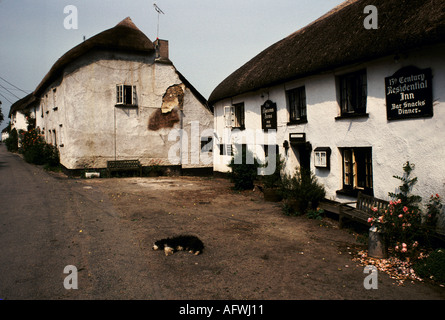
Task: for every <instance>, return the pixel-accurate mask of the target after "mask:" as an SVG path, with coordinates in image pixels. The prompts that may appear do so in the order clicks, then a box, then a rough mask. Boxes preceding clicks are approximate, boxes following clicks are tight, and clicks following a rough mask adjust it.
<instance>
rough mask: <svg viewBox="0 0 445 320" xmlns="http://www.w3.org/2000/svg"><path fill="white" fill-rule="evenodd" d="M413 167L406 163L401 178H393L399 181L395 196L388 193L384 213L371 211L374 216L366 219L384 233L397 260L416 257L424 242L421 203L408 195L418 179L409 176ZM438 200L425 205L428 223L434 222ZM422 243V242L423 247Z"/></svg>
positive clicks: (432, 200) (434, 198) (417, 197)
mask: <svg viewBox="0 0 445 320" xmlns="http://www.w3.org/2000/svg"><path fill="white" fill-rule="evenodd" d="M413 170H414V165H413V164H410V163H409V162H406V163H405V164H404V166H403V171H404V175H403V177H400V176H393V177H394V178H396V179H399V180H401V181H402V185H401V186H400V187H399V188H398V192H397V193H391V192H390V193H388V194H389V195H390V196H391V197H392V198H393V200H391V201H390V203H389V206H388V208H387V209H385V210H380V211H378V210H377V209H376V208H374V209H373V211H374V212H375V216H374V217H372V218H370V219H369V222H371V224H372V225H377V227H378V228H379V229H380V230H383V231H384V233H385V240H386V242H387V246H388V249H390V250H391V251H392V252H393V253H394V254H395V255H396V256H398V257H400V258H402V259H403V258H407V257H410V258H416V257H417V253H418V252H419V241H421V242H424V241H425V239H427V237H426V235H427V233H426V231H428V229H429V228H425V227H424V226H423V225H422V212H421V210H420V209H419V203H420V201H421V200H422V198H421V197H420V196H417V195H413V194H412V193H411V191H412V188H413V186H414V185H415V184H416V182H417V178H416V177H414V178H412V177H411V174H412V171H413ZM440 208H441V203H440V198H439V196H438V195H437V197H434V196H433V197H432V198H431V199H430V204H429V205H428V211H429V212H430V213H431V214H430V215H427V216H430V218H429V219H430V220H428V219H427V220H426V221H427V222H428V221H429V222H428V223H430V224H431V223H435V220H436V219H435V215H436V214H438V212H440ZM423 244H424V243H422V245H423Z"/></svg>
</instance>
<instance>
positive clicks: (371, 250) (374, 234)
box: [368, 226, 388, 259]
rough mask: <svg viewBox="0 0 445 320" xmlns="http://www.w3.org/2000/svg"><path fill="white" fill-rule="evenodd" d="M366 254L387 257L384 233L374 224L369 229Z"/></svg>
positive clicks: (374, 256)
mask: <svg viewBox="0 0 445 320" xmlns="http://www.w3.org/2000/svg"><path fill="white" fill-rule="evenodd" d="M368 256H370V257H373V258H378V259H383V258H387V257H388V249H387V247H386V243H385V234H384V233H383V232H382V231H379V230H378V229H377V228H376V227H375V226H373V227H371V228H370V229H369V239H368Z"/></svg>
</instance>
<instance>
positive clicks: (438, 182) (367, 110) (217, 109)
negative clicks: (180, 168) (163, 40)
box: [209, 0, 445, 202]
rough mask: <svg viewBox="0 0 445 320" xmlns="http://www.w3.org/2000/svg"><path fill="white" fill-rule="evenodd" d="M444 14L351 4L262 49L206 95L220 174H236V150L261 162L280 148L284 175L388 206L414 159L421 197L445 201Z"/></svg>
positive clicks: (387, 1) (413, 5) (440, 5)
mask: <svg viewBox="0 0 445 320" xmlns="http://www.w3.org/2000/svg"><path fill="white" fill-rule="evenodd" d="M368 5H372V6H374V7H375V8H376V9H377V10H378V14H377V17H378V20H377V21H374V22H376V24H377V29H372V28H366V27H365V24H364V21H365V19H366V18H367V17H368V15H367V14H366V13H365V12H364V9H365V7H366V6H368ZM444 13H445V2H444V1H425V0H410V1H403V0H352V1H345V2H344V3H342V4H341V5H339V6H338V7H336V8H334V9H333V10H331V11H330V12H328V13H327V14H325V15H324V16H322V17H321V18H319V19H318V20H316V21H314V22H313V23H311V24H309V25H308V26H306V27H304V28H302V29H301V30H298V31H296V32H295V33H293V34H291V35H289V36H288V37H286V38H284V39H282V40H281V41H278V42H277V43H275V44H273V45H271V46H270V47H268V48H267V49H265V50H264V51H262V52H261V53H259V54H258V55H257V56H255V57H254V58H252V59H251V60H250V61H248V62H247V63H246V64H244V65H243V66H241V67H240V68H239V69H238V70H236V71H235V72H233V73H232V74H231V75H229V76H228V77H227V78H226V79H225V80H224V81H222V82H221V83H220V84H219V85H218V86H217V87H216V88H215V90H214V91H213V93H212V94H211V96H210V97H209V104H210V105H212V106H213V108H214V130H215V149H214V153H213V154H214V170H215V171H217V172H227V171H228V170H229V168H228V166H227V164H228V163H229V161H230V159H231V156H230V154H231V153H230V151H231V149H233V148H234V146H235V145H237V144H241V145H246V146H247V148H248V149H250V150H252V152H254V153H255V154H256V155H257V157H258V158H264V155H265V152H267V151H268V150H270V148H274V149H275V148H277V149H278V151H279V153H280V155H281V156H282V157H283V158H284V159H285V161H286V171H287V172H289V173H292V172H294V170H295V168H298V167H303V168H308V169H311V170H312V171H313V172H314V173H315V175H316V177H317V178H318V181H319V182H320V183H322V184H323V185H324V186H325V188H326V198H328V199H331V200H335V201H339V202H346V201H351V200H354V198H355V197H356V196H357V194H358V192H359V191H361V192H363V193H367V194H370V195H373V196H374V197H377V198H381V199H386V200H389V197H388V192H394V191H395V189H396V188H397V187H398V186H399V185H400V181H399V180H397V179H394V178H393V175H402V174H403V170H402V168H403V165H404V164H405V163H406V161H409V162H410V163H412V164H415V170H414V172H413V175H415V176H417V177H418V183H417V185H416V187H415V190H414V192H415V193H417V194H419V195H421V196H422V197H423V199H424V200H427V199H428V198H429V197H430V195H431V194H436V193H439V194H440V195H445V43H444V40H445V14H444ZM258 130H263V132H264V134H263V136H262V137H261V141H255V136H254V135H256V136H261V135H258V134H257V133H256V132H257V131H258Z"/></svg>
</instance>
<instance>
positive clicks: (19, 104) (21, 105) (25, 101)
mask: <svg viewBox="0 0 445 320" xmlns="http://www.w3.org/2000/svg"><path fill="white" fill-rule="evenodd" d="M37 102H38V99H37V98H36V97H35V96H34V95H33V94H32V93H30V94H28V95H27V96H25V97H23V98H22V99H20V100H18V101H16V102H14V103H13V104H12V105H11V108H10V109H9V118H11V115H12V114H13V113H14V112H16V111H22V110H25V109H28V108H30V107H32V106H33V105H34V103H37Z"/></svg>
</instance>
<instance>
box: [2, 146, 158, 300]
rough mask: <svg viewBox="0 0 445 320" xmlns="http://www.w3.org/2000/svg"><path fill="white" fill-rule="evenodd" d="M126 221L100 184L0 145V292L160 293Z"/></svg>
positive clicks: (73, 295) (37, 295) (71, 295)
mask: <svg viewBox="0 0 445 320" xmlns="http://www.w3.org/2000/svg"><path fill="white" fill-rule="evenodd" d="M126 228H127V225H126V222H125V220H123V219H121V218H120V216H119V213H118V212H117V211H116V210H115V209H114V208H113V206H112V205H111V204H110V202H109V199H108V198H107V196H106V195H104V194H103V193H101V192H100V191H98V190H96V189H94V188H93V189H92V187H88V186H86V185H85V184H84V183H82V182H79V181H78V180H76V179H66V178H60V177H58V175H57V174H54V173H48V172H46V171H44V170H43V169H42V168H41V167H38V166H34V165H31V164H28V163H26V162H25V161H23V160H22V159H21V158H20V157H19V156H18V155H17V154H12V153H9V152H7V151H6V148H5V146H4V145H0V245H1V248H0V299H2V300H8V299H14V300H16V299H20V300H35V299H40V300H48V299H51V300H52V299H160V298H162V296H161V291H160V289H159V288H158V287H157V286H156V284H155V283H153V282H152V281H151V278H152V277H150V275H149V273H148V271H147V268H146V266H145V265H144V259H145V256H144V252H142V250H141V249H140V248H139V247H138V246H137V243H136V242H137V241H136V240H134V239H133V238H132V235H131V231H128V230H127V229H126ZM66 266H74V267H75V269H71V270H70V271H69V270H66V273H64V269H65V267H66ZM73 270H74V271H75V270H77V286H78V289H74V288H72V287H73V285H74V284H75V275H76V274H75V272H73ZM65 280H66V281H65ZM142 280H143V281H142ZM65 287H71V289H66V288H65Z"/></svg>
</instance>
